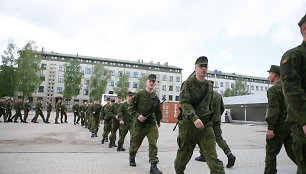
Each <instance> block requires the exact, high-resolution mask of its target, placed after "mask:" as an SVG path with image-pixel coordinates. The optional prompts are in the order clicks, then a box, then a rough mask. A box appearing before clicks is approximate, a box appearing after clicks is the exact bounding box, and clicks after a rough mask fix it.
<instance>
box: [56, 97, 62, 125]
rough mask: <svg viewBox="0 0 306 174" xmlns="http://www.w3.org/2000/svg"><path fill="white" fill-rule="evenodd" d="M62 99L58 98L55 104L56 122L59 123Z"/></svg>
mask: <svg viewBox="0 0 306 174" xmlns="http://www.w3.org/2000/svg"><path fill="white" fill-rule="evenodd" d="M61 102H62V100H61V99H58V100H57V103H56V105H55V111H56V116H55V124H59V123H58V118H59V114H60V113H61Z"/></svg>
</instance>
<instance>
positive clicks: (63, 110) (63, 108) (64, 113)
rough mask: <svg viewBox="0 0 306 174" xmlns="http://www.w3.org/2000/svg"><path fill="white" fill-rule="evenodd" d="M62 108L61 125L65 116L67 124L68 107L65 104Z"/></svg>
mask: <svg viewBox="0 0 306 174" xmlns="http://www.w3.org/2000/svg"><path fill="white" fill-rule="evenodd" d="M60 106H61V123H63V117H64V116H65V123H68V122H67V106H66V105H65V104H64V103H63V104H62V105H60Z"/></svg>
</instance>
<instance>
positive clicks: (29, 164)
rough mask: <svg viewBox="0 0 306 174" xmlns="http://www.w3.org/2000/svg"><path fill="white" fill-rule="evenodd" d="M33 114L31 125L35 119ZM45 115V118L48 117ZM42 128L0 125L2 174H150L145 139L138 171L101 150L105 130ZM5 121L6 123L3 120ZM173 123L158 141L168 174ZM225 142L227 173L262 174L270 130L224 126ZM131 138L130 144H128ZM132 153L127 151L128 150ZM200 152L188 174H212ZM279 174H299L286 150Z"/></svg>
mask: <svg viewBox="0 0 306 174" xmlns="http://www.w3.org/2000/svg"><path fill="white" fill-rule="evenodd" d="M33 114H34V113H33V111H31V113H30V115H29V119H28V121H30V119H32V118H33ZM45 115H46V114H45ZM54 117H55V113H52V115H51V121H52V123H51V124H44V123H42V120H41V119H39V120H38V121H39V122H40V123H38V124H34V123H28V124H24V123H3V121H2V120H1V121H2V122H1V123H0V174H54V173H56V174H84V173H86V174H98V173H103V174H126V173H133V174H143V173H149V167H150V164H149V162H148V143H147V140H146V139H145V140H144V142H143V144H142V146H141V148H140V149H139V152H138V154H137V157H136V162H137V167H130V166H129V163H128V152H117V151H116V149H115V148H112V149H109V148H108V144H104V145H102V144H101V143H100V141H101V134H102V128H103V125H100V131H99V133H98V135H99V137H98V138H91V137H90V135H91V134H90V133H89V131H88V130H87V129H85V128H84V127H81V126H80V125H73V121H72V120H73V116H72V114H71V113H69V114H68V117H69V119H68V122H69V123H65V124H59V125H56V124H54ZM1 119H2V118H1ZM173 127H174V124H172V123H162V124H161V127H160V129H159V132H160V135H159V136H160V137H159V139H158V148H159V153H158V157H159V160H160V163H159V164H158V166H159V168H160V169H161V170H162V171H163V173H164V174H174V173H175V171H174V167H173V163H174V160H175V156H176V150H177V145H176V137H177V134H178V131H175V132H173V131H172V128H173ZM222 130H223V136H224V138H225V140H226V141H227V142H228V144H229V145H230V147H231V149H232V151H233V153H234V154H235V155H236V157H237V161H236V165H235V166H234V167H233V168H231V169H227V168H225V173H228V174H261V173H263V170H264V158H265V130H266V126H265V125H242V124H228V123H224V124H222ZM128 141H129V136H127V139H126V141H125V144H128ZM125 148H126V149H128V147H127V146H125ZM198 151H199V149H198V148H196V149H195V153H194V154H193V157H192V159H191V160H190V162H189V163H188V165H187V169H186V171H185V173H186V174H199V173H203V174H208V173H210V172H209V169H208V167H207V165H206V163H202V162H197V161H195V160H194V158H195V157H196V156H198V155H199V152H198ZM217 151H218V155H219V159H221V160H222V161H223V163H224V165H226V164H227V158H226V156H225V155H224V154H223V151H222V150H221V149H220V148H217ZM278 173H279V174H291V173H296V166H295V165H294V163H293V162H291V161H290V159H289V158H288V157H287V156H286V153H285V151H284V149H282V151H281V153H280V154H279V156H278Z"/></svg>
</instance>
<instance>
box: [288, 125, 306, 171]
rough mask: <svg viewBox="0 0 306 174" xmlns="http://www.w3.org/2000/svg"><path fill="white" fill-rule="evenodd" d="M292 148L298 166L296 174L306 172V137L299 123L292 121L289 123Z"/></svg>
mask: <svg viewBox="0 0 306 174" xmlns="http://www.w3.org/2000/svg"><path fill="white" fill-rule="evenodd" d="M291 132H292V140H293V145H292V149H293V152H294V155H295V159H296V164H297V166H298V170H297V174H305V173H306V137H305V135H304V131H303V128H302V126H301V124H299V123H294V124H292V125H291Z"/></svg>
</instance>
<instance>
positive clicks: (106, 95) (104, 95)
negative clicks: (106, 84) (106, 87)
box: [101, 94, 117, 106]
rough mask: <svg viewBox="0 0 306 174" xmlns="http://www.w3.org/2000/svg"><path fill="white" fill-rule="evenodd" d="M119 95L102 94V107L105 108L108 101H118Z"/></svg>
mask: <svg viewBox="0 0 306 174" xmlns="http://www.w3.org/2000/svg"><path fill="white" fill-rule="evenodd" d="M116 97H117V95H116V94H102V99H101V105H102V106H104V105H106V99H107V98H110V99H112V98H113V99H116Z"/></svg>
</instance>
